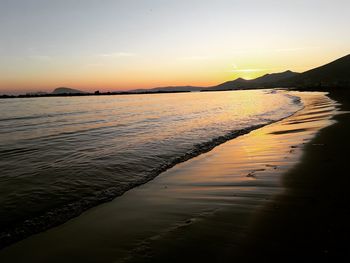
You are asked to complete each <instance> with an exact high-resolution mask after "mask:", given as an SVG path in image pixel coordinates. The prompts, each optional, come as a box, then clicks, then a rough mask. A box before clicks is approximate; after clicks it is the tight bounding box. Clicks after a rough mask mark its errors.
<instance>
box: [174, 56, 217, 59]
mask: <svg viewBox="0 0 350 263" xmlns="http://www.w3.org/2000/svg"><path fill="white" fill-rule="evenodd" d="M212 58H213V57H210V56H189V57H181V58H179V59H180V60H208V59H212Z"/></svg>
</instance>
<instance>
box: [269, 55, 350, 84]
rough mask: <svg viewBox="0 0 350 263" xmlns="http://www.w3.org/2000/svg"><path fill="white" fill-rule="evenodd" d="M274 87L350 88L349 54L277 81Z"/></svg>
mask: <svg viewBox="0 0 350 263" xmlns="http://www.w3.org/2000/svg"><path fill="white" fill-rule="evenodd" d="M274 86H285V87H287V86H289V87H292V86H294V87H304V88H313V87H350V54H349V55H347V56H344V57H342V58H339V59H337V60H335V61H333V62H330V63H328V64H326V65H323V66H321V67H317V68H314V69H311V70H308V71H306V72H303V73H301V74H299V75H297V76H294V77H291V78H288V79H284V80H282V81H277V82H276V83H274Z"/></svg>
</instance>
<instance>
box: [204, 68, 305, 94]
mask: <svg viewBox="0 0 350 263" xmlns="http://www.w3.org/2000/svg"><path fill="white" fill-rule="evenodd" d="M299 74H300V73H296V72H292V71H290V70H287V71H285V72H281V73H272V74H265V75H264V76H261V77H258V78H256V79H252V80H246V79H242V78H238V79H236V80H232V81H227V82H224V83H222V84H219V85H217V86H213V87H210V88H208V90H231V89H254V88H263V87H268V86H269V85H270V84H271V83H275V82H278V81H281V80H284V79H288V78H291V77H295V76H298V75H299Z"/></svg>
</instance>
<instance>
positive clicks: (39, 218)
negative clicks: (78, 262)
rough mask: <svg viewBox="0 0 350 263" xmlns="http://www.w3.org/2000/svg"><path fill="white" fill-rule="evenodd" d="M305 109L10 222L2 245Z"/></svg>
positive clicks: (0, 238)
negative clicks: (87, 195) (141, 175)
mask: <svg viewBox="0 0 350 263" xmlns="http://www.w3.org/2000/svg"><path fill="white" fill-rule="evenodd" d="M285 95H286V96H291V95H290V94H288V93H285ZM291 97H293V96H291ZM293 100H296V101H298V102H297V103H299V98H298V97H297V96H294V98H293ZM302 109H303V108H301V109H299V110H297V111H296V112H294V113H292V114H290V115H287V116H285V117H283V118H281V119H278V120H273V121H272V120H269V121H267V122H266V123H263V124H257V125H253V126H250V127H248V128H243V129H239V130H233V131H231V132H229V133H227V134H225V135H222V136H218V137H214V138H212V139H211V140H210V141H207V142H204V143H200V144H197V145H194V147H193V149H192V150H191V151H189V152H186V153H184V154H182V155H179V156H177V157H176V158H173V159H170V160H169V162H167V163H165V164H163V165H162V166H160V167H157V168H154V169H153V170H151V171H150V172H149V174H148V175H147V176H145V177H144V178H143V180H140V181H137V182H134V183H130V184H126V185H121V186H116V187H112V188H108V189H105V190H102V191H100V192H98V193H97V194H95V196H96V198H95V199H93V198H90V199H89V201H86V200H84V199H82V200H78V201H76V202H73V203H69V204H66V205H64V206H60V207H56V208H53V209H50V210H48V211H46V212H44V213H43V214H39V215H36V216H33V217H30V218H26V219H25V220H22V222H19V223H16V224H14V225H12V226H10V227H9V228H7V229H5V230H4V231H2V232H0V249H2V248H5V247H7V246H9V245H11V244H14V243H16V242H18V241H20V240H23V239H25V238H27V237H30V236H31V235H35V234H38V233H40V232H43V231H46V230H49V229H51V228H53V227H57V226H59V225H61V224H64V223H65V222H67V221H69V220H71V219H74V218H75V217H78V216H80V215H81V214H82V213H84V212H85V211H87V210H89V209H92V208H94V207H96V206H98V205H101V204H104V203H106V202H110V201H112V200H113V199H115V198H119V197H120V196H122V195H123V194H125V193H126V192H127V191H130V190H131V189H133V188H135V187H139V186H142V185H143V184H146V183H148V182H150V181H151V180H153V179H154V178H156V177H157V176H159V175H160V174H161V173H164V172H166V171H167V170H169V169H171V168H172V167H174V166H176V165H178V164H181V163H184V162H186V161H188V160H191V159H192V158H195V157H198V156H200V155H202V154H205V153H207V152H210V151H211V150H213V149H214V148H215V147H217V146H219V145H221V144H224V143H226V142H228V141H230V140H233V139H235V138H238V137H240V136H243V135H245V134H249V133H250V132H252V131H254V130H257V129H260V128H262V127H264V126H268V125H271V124H273V123H276V122H279V121H281V120H284V119H286V118H289V117H290V116H292V115H294V114H296V113H297V112H298V111H300V110H302Z"/></svg>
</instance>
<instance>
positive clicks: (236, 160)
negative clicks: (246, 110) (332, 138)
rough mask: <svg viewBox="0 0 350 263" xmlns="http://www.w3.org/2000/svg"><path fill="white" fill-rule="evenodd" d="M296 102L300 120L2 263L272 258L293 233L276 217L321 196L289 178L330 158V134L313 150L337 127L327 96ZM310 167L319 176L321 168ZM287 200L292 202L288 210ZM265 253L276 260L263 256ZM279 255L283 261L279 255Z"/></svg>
mask: <svg viewBox="0 0 350 263" xmlns="http://www.w3.org/2000/svg"><path fill="white" fill-rule="evenodd" d="M295 94H296V95H298V96H300V97H301V98H302V101H303V103H304V105H305V108H304V109H303V110H301V111H299V112H297V113H296V114H294V115H293V116H291V117H289V118H286V119H284V120H282V121H280V122H277V123H274V124H271V125H268V126H265V127H263V128H261V129H258V130H255V131H253V132H251V133H249V134H247V135H243V136H241V137H239V138H236V139H234V140H231V141H229V142H226V143H224V144H222V145H220V146H218V147H216V148H215V149H213V150H212V151H210V152H208V153H206V154H203V155H200V156H198V157H196V158H193V159H191V160H189V161H187V162H185V163H182V164H179V165H176V166H175V167H173V168H171V169H170V170H168V171H166V172H164V173H163V174H161V175H160V176H158V177H157V178H155V179H154V180H153V181H151V182H149V183H147V184H145V185H142V186H140V187H137V188H134V189H132V190H130V191H128V192H127V193H126V194H124V195H123V196H121V197H118V198H116V199H115V200H113V201H112V202H109V203H106V204H103V205H100V206H98V207H95V208H93V209H90V210H89V211H87V212H85V213H83V214H82V215H81V216H79V217H77V218H75V219H73V220H70V221H69V222H67V223H65V224H63V225H61V226H59V227H56V228H53V229H51V230H48V231H46V232H44V233H40V234H37V235H34V236H32V237H29V238H27V239H25V240H23V241H20V242H18V243H16V244H14V245H12V246H9V247H7V248H5V249H3V250H2V251H0V261H1V262H28V261H29V262H185V261H189V260H192V261H204V262H223V261H232V260H234V259H241V260H240V261H238V262H242V261H245V260H248V259H256V258H259V257H260V256H266V257H267V258H269V257H271V255H270V254H269V253H268V252H271V253H273V252H275V247H274V245H275V244H276V242H275V241H277V243H278V242H279V239H278V238H281V237H285V235H284V234H281V233H280V230H281V231H285V233H286V235H289V236H290V235H292V233H293V232H288V231H286V229H289V224H290V221H291V220H290V218H289V216H290V215H289V214H288V213H287V212H278V211H283V209H282V207H283V206H284V205H286V209H285V210H287V211H291V210H293V211H294V207H293V209H291V208H290V207H289V206H288V205H290V204H293V205H294V204H295V203H298V202H300V203H302V204H304V203H305V200H304V198H306V197H304V196H302V197H301V198H302V199H300V200H299V199H298V198H299V196H297V197H295V196H296V194H295V193H294V192H293V191H291V190H290V189H299V187H301V188H302V189H303V191H299V190H298V191H297V192H298V193H299V192H303V193H304V194H305V193H306V192H308V190H309V189H308V188H307V187H308V186H309V187H312V189H314V188H315V189H317V187H316V185H318V184H319V183H318V181H319V180H318V177H317V176H316V175H314V177H312V178H309V179H305V178H304V176H302V175H300V173H299V176H298V177H295V176H293V175H291V173H293V172H294V174H295V171H296V170H297V169H300V168H294V169H292V170H291V168H292V167H293V166H295V164H296V163H297V162H298V161H299V160H300V159H301V157H302V156H303V157H302V160H303V161H302V163H305V158H311V157H308V156H310V154H308V151H310V149H313V148H312V147H315V149H317V150H314V151H316V152H318V153H319V154H321V152H322V151H323V150H322V149H326V147H324V145H325V143H324V142H319V141H318V140H320V139H319V138H320V137H321V135H322V134H323V131H322V132H321V134H319V135H318V136H317V137H316V139H315V140H316V141H315V140H313V141H312V142H311V143H309V144H307V143H308V142H309V141H310V140H312V138H313V137H314V136H315V134H316V133H317V132H318V131H319V130H320V129H322V128H324V127H326V126H329V125H331V124H332V123H334V121H333V120H330V118H331V117H332V116H333V115H334V114H335V112H336V111H335V104H334V103H333V101H332V100H330V99H329V98H328V97H326V96H325V94H324V93H297V92H296V93H295ZM339 116H346V115H339ZM338 118H340V117H338ZM337 125H338V124H337ZM333 127H335V125H333V126H330V127H329V128H328V130H329V129H332V128H333ZM325 131H326V129H325ZM306 144H307V145H308V146H307V147H306V154H304V155H302V153H303V148H304V146H305V145H306ZM327 145H328V144H327ZM318 149H321V151H319V150H318ZM312 154H314V153H312ZM324 154H325V155H324V156H326V158H331V157H330V155H328V154H327V153H324ZM322 156H323V155H322ZM306 163H309V169H310V170H311V171H314V169H315V167H314V165H315V164H313V165H311V164H310V162H309V161H308V160H307V161H306ZM326 164H327V162H324V165H326ZM298 167H300V165H299V166H298ZM304 167H305V165H304ZM301 169H302V170H304V169H306V168H301ZM288 171H289V172H288ZM286 173H287V174H286ZM284 174H286V176H284ZM302 174H305V172H303V173H302ZM291 178H292V179H291ZM295 178H300V180H297V179H295ZM282 179H283V180H282ZM305 180H306V181H305ZM315 181H316V182H317V183H315ZM329 181H330V180H329V178H328V179H327V180H326V179H325V180H324V183H327V182H329ZM305 182H306V184H305ZM322 182H323V181H322ZM334 184H335V183H334ZM305 189H307V190H305ZM333 190H334V189H333ZM286 195H287V196H292V199H293V198H294V199H293V200H292V201H289V200H286V201H285V200H284V199H283V198H284V196H286ZM307 198H308V197H307ZM295 200H297V201H295ZM308 200H309V199H308ZM310 200H311V199H310ZM310 202H311V201H310ZM276 211H277V212H276ZM293 213H294V212H293ZM300 213H305V211H301V212H300ZM284 216H287V218H285V217H284ZM272 218H273V219H272ZM310 219H311V218H310ZM273 220H276V221H273ZM271 222H273V223H271ZM276 226H281V229H280V228H279V227H278V228H277V229H276V228H275V227H276ZM282 226H283V227H284V228H283V227H282ZM271 233H274V234H275V236H274V237H273V238H271V237H270V234H271ZM299 234H300V233H299ZM298 238H302V237H301V236H298ZM265 246H266V247H267V248H271V250H268V249H258V248H263V247H265ZM251 248H254V249H253V250H252V249H251ZM278 249H280V251H281V252H282V251H284V250H283V249H284V247H283V246H282V245H281V247H278ZM252 251H254V253H252ZM286 251H287V250H286ZM258 252H260V253H258ZM288 252H290V251H289V250H288ZM281 255H282V254H281Z"/></svg>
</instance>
